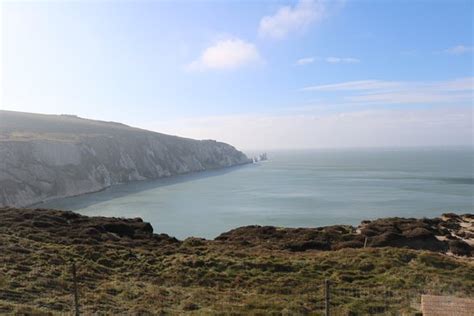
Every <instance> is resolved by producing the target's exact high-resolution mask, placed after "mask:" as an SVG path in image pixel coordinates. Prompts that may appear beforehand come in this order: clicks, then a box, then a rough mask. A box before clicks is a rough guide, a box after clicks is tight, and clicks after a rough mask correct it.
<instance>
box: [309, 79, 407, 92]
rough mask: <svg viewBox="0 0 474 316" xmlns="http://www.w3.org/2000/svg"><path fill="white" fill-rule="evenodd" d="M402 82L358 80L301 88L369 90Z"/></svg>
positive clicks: (397, 84) (314, 89) (391, 86)
mask: <svg viewBox="0 0 474 316" xmlns="http://www.w3.org/2000/svg"><path fill="white" fill-rule="evenodd" d="M399 85H400V83H398V82H392V81H382V80H358V81H347V82H341V83H335V84H326V85H318V86H309V87H305V88H303V89H301V90H303V91H350V90H369V89H385V88H393V87H398V86H399Z"/></svg>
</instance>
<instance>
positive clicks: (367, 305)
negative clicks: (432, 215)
mask: <svg viewBox="0 0 474 316" xmlns="http://www.w3.org/2000/svg"><path fill="white" fill-rule="evenodd" d="M30 237H31V236H30ZM0 251H1V253H2V256H0V293H7V294H8V293H10V295H6V294H5V295H3V296H1V295H0V312H5V313H19V314H21V313H33V314H35V313H41V312H53V313H55V312H57V313H62V312H68V311H70V310H71V308H72V278H71V271H70V261H71V260H74V261H75V262H76V264H77V274H78V279H79V291H80V303H81V306H82V309H83V310H84V311H86V312H99V311H100V312H104V313H110V314H115V313H138V314H140V313H145V312H148V313H152V314H159V313H171V314H181V313H190V314H193V313H194V314H217V313H221V312H225V313H227V314H229V313H230V314H232V313H235V314H259V313H265V314H271V313H274V314H285V313H287V314H291V315H293V314H316V315H318V314H320V313H321V312H322V311H321V307H322V306H323V284H324V280H325V279H329V280H331V281H332V284H333V292H332V294H333V295H332V296H333V297H332V301H333V302H334V303H335V304H336V306H334V308H335V310H336V311H339V312H341V313H344V314H347V313H349V312H352V313H355V314H361V315H363V314H366V313H368V312H370V311H372V312H374V311H379V312H381V311H383V312H385V313H387V314H388V313H389V312H395V311H397V312H398V311H406V312H409V311H412V312H413V311H415V310H416V308H417V306H416V304H417V300H418V299H419V295H417V294H416V293H418V291H428V292H435V293H448V294H455V295H459V296H472V295H473V294H474V267H473V264H472V262H471V261H469V260H468V259H456V258H452V257H448V256H446V255H443V254H438V253H432V252H427V251H415V250H408V249H396V248H367V249H342V250H338V251H307V252H296V253H295V252H287V251H276V250H264V249H258V250H256V249H254V248H249V249H247V248H245V247H243V246H236V245H235V244H234V245H229V244H225V243H220V242H210V241H206V242H202V243H197V244H196V243H195V242H184V243H182V244H177V246H176V247H175V248H174V249H169V248H167V249H164V248H163V249H160V248H157V249H153V248H149V247H143V248H142V247H137V246H133V247H129V246H127V245H125V244H114V243H102V244H98V245H83V244H77V245H63V244H57V243H50V242H48V241H47V239H41V238H38V236H35V238H29V237H20V236H16V235H15V234H14V233H9V234H0ZM385 293H389V294H387V295H386V296H387V297H385V296H384V294H385ZM357 296H361V297H357Z"/></svg>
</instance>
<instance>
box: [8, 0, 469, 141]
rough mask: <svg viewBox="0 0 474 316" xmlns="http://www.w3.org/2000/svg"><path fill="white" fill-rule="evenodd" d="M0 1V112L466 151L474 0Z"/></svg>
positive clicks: (183, 131) (235, 135)
mask: <svg viewBox="0 0 474 316" xmlns="http://www.w3.org/2000/svg"><path fill="white" fill-rule="evenodd" d="M0 3H1V4H0V10H1V12H0V19H1V21H0V27H1V30H0V36H1V38H0V44H1V47H0V53H1V56H0V58H1V64H0V75H1V77H0V88H1V89H0V109H4V110H13V111H23V112H34V113H49V114H75V115H78V116H81V117H85V118H92V119H99V120H105V121H118V122H122V123H125V124H129V125H132V126H136V127H140V128H145V129H149V130H153V131H158V132H163V133H169V134H174V135H179V136H185V137H191V138H197V139H216V140H219V141H224V142H228V143H231V144H232V145H234V146H236V147H237V148H240V149H265V150H271V149H291V148H293V149H296V148H298V149H302V148H319V147H398V146H447V145H453V146H473V144H474V143H473V121H474V119H473V89H474V74H473V70H474V62H473V60H474V59H473V58H474V39H473V12H474V10H473V9H474V6H473V4H472V1H461V0H450V1H448V0H431V1H428V0H426V1H422V0H417V1H408V0H390V1H389V0H377V1H376V0H354V1H350V0H347V1H343V0H336V1H329V0H324V1H320V0H313V1H311V0H299V1H217V0H214V1H140V0H139V1H118V0H117V1H113V0H108V1H105V0H104V1H101V0H98V1H92V0H84V1H8V0H7V1H5V0H4V1H0Z"/></svg>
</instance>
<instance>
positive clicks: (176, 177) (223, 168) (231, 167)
mask: <svg viewBox="0 0 474 316" xmlns="http://www.w3.org/2000/svg"><path fill="white" fill-rule="evenodd" d="M250 164H254V162H251V161H249V162H245V163H241V164H236V165H233V166H229V167H221V168H211V169H205V170H196V171H189V172H185V173H181V174H175V175H169V176H163V177H159V178H155V179H143V180H133V181H129V182H121V183H114V184H111V185H109V186H106V187H103V188H101V189H99V190H94V191H88V192H84V193H79V194H74V195H67V196H59V197H51V198H47V199H44V200H42V201H40V202H36V203H33V204H28V205H24V206H17V207H19V208H41V205H44V204H46V203H51V202H54V201H60V200H63V199H68V198H74V197H79V196H85V195H88V194H94V193H99V192H103V191H106V190H108V189H110V188H113V187H117V186H124V185H129V184H132V185H133V184H139V183H151V182H155V181H160V180H164V179H178V178H179V177H186V176H193V175H197V174H205V173H208V172H215V171H227V170H229V171H228V172H231V171H232V169H237V168H241V167H244V166H247V165H250ZM2 207H10V206H8V205H5V206H1V205H0V208H2Z"/></svg>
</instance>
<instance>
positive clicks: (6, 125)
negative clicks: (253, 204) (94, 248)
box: [0, 111, 250, 206]
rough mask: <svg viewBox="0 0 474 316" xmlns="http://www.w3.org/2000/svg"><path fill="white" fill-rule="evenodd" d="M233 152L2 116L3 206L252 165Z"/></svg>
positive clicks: (120, 128) (77, 122)
mask: <svg viewBox="0 0 474 316" xmlns="http://www.w3.org/2000/svg"><path fill="white" fill-rule="evenodd" d="M248 162H250V160H249V159H248V158H247V157H246V156H245V155H244V154H243V153H242V152H240V151H238V150H236V149H235V148H234V147H232V146H230V145H228V144H225V143H220V142H216V141H213V140H202V141H199V140H193V139H187V138H181V137H176V136H170V135H165V134H160V133H155V132H150V131H146V130H141V129H137V128H132V127H129V126H126V125H123V124H118V123H113V122H102V121H93V120H86V119H82V118H78V117H75V116H69V115H59V116H58V115H40V114H29V113H20V112H11V111H0V206H2V205H3V206H5V205H9V206H27V205H32V204H35V203H38V202H41V201H45V200H48V199H52V198H60V197H67V196H74V195H80V194H84V193H89V192H95V191H99V190H102V189H104V188H107V187H109V186H111V185H114V184H119V183H125V182H130V181H136V180H146V179H157V178H161V177H168V176H173V175H178V174H184V173H189V172H195V171H203V170H210V169H217V168H224V167H230V166H235V165H240V164H245V163H248Z"/></svg>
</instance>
